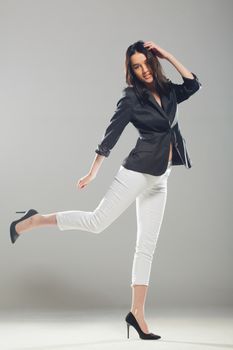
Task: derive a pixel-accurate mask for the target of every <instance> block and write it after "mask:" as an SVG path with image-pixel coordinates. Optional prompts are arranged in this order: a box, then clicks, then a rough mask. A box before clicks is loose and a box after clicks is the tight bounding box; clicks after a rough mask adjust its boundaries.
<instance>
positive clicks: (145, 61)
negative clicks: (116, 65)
mask: <svg viewBox="0 0 233 350" xmlns="http://www.w3.org/2000/svg"><path fill="white" fill-rule="evenodd" d="M146 61H147V59H145V60H144V62H146ZM137 64H140V63H134V64H133V65H132V66H136V65H137Z"/></svg>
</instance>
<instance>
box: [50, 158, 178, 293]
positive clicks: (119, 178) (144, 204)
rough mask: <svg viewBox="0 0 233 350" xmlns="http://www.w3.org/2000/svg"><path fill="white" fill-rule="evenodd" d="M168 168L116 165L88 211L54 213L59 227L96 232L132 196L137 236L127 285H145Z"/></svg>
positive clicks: (154, 245) (125, 207)
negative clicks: (151, 169) (158, 170)
mask: <svg viewBox="0 0 233 350" xmlns="http://www.w3.org/2000/svg"><path fill="white" fill-rule="evenodd" d="M171 169H172V161H169V162H168V166H167V169H166V172H165V173H164V174H163V175H160V176H154V175H150V174H145V173H140V172H136V171H133V170H129V169H126V168H124V167H123V166H122V165H121V166H120V168H119V170H118V172H117V173H116V175H115V176H114V179H113V181H112V183H111V185H110V187H109V189H108V190H107V192H106V193H105V195H104V197H103V198H102V200H101V201H100V202H99V204H98V206H97V207H96V209H95V210H94V211H92V212H87V211H80V210H71V211H62V212H57V213H56V219H57V225H58V228H59V229H60V230H82V231H89V232H93V233H100V232H102V231H103V230H105V229H106V228H107V227H108V226H109V225H111V223H112V222H113V221H115V220H116V219H117V218H118V217H119V216H120V215H121V214H122V213H123V212H124V211H125V210H126V209H127V208H128V207H129V206H130V204H131V203H132V202H133V201H134V200H135V199H136V217H137V240H136V247H135V253H134V259H133V266H132V279H131V286H133V285H135V284H142V285H149V280H150V272H151V266H152V261H153V255H154V251H155V247H156V243H157V240H158V236H159V232H160V227H161V224H162V220H163V215H164V210H165V205H166V199H167V180H168V176H169V174H170V172H171Z"/></svg>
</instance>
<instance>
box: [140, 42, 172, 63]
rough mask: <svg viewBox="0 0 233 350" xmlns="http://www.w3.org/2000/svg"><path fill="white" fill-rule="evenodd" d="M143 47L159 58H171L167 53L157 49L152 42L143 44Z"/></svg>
mask: <svg viewBox="0 0 233 350" xmlns="http://www.w3.org/2000/svg"><path fill="white" fill-rule="evenodd" d="M144 47H146V48H147V49H148V50H151V51H152V53H153V54H154V55H156V56H158V57H159V58H165V59H168V57H169V56H171V54H170V53H169V52H167V51H166V50H164V49H162V48H161V47H159V45H156V44H155V43H154V42H153V41H146V42H145V43H144Z"/></svg>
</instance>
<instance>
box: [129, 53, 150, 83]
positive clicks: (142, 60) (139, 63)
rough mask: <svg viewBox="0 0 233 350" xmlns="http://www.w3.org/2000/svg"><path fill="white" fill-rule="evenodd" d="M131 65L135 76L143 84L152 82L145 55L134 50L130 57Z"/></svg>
mask: <svg viewBox="0 0 233 350" xmlns="http://www.w3.org/2000/svg"><path fill="white" fill-rule="evenodd" d="M130 62H131V67H132V69H133V71H134V74H135V75H136V77H137V78H138V79H139V80H140V81H141V82H143V83H144V84H146V85H147V84H150V83H152V82H153V75H152V70H151V68H150V66H149V64H148V63H147V58H146V56H145V55H144V54H143V53H141V52H136V53H135V54H133V55H132V56H131V57H130Z"/></svg>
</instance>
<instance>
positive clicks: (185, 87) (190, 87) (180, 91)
mask: <svg viewBox="0 0 233 350" xmlns="http://www.w3.org/2000/svg"><path fill="white" fill-rule="evenodd" d="M191 73H192V75H193V77H194V79H192V78H186V77H183V76H182V79H183V81H184V82H183V84H174V83H173V82H171V81H170V83H171V86H172V88H173V89H174V91H175V94H176V100H177V103H180V102H182V101H185V100H187V99H188V98H189V97H190V96H192V95H193V94H195V92H197V91H198V90H200V89H201V87H202V84H201V83H200V81H199V80H198V78H197V76H196V74H194V73H193V72H191Z"/></svg>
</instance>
